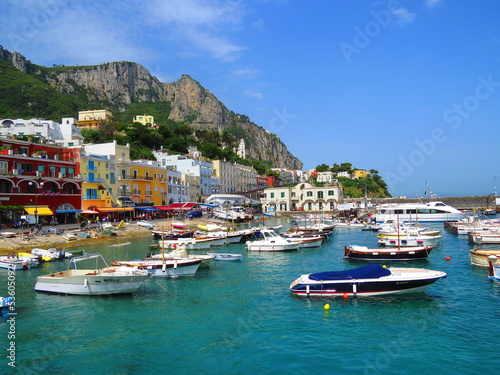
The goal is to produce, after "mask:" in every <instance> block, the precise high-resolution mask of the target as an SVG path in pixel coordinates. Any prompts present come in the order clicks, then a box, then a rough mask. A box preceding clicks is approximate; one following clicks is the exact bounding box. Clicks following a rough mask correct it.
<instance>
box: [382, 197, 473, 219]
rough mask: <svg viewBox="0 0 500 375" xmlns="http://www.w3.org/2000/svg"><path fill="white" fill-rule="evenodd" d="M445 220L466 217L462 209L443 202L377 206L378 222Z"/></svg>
mask: <svg viewBox="0 0 500 375" xmlns="http://www.w3.org/2000/svg"><path fill="white" fill-rule="evenodd" d="M396 218H399V220H401V221H418V222H444V221H459V220H462V219H463V218H464V214H463V213H462V211H459V210H457V209H456V208H454V207H451V206H448V205H447V204H445V203H443V202H428V203H400V204H393V203H389V204H381V205H380V206H378V207H377V211H376V213H375V219H376V221H377V223H379V222H384V221H387V220H396Z"/></svg>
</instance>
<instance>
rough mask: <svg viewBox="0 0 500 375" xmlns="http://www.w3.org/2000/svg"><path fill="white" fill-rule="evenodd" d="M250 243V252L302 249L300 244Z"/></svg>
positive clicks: (248, 244)
mask: <svg viewBox="0 0 500 375" xmlns="http://www.w3.org/2000/svg"><path fill="white" fill-rule="evenodd" d="M249 242H250V243H249ZM249 242H247V250H248V251H262V252H264V251H267V252H278V251H295V250H298V249H299V247H300V243H289V244H265V243H258V242H260V241H249Z"/></svg>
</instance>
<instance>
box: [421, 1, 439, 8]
mask: <svg viewBox="0 0 500 375" xmlns="http://www.w3.org/2000/svg"><path fill="white" fill-rule="evenodd" d="M439 2H441V0H425V6H426V7H428V8H431V7H433V6H434V5H436V4H437V3H439Z"/></svg>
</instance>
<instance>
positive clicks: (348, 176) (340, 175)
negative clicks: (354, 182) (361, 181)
mask: <svg viewBox="0 0 500 375" xmlns="http://www.w3.org/2000/svg"><path fill="white" fill-rule="evenodd" d="M337 177H347V178H352V176H351V174H350V173H349V172H347V171H345V172H339V173H337Z"/></svg>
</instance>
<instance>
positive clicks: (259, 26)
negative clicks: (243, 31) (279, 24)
mask: <svg viewBox="0 0 500 375" xmlns="http://www.w3.org/2000/svg"><path fill="white" fill-rule="evenodd" d="M252 27H253V28H254V29H256V30H258V31H260V32H261V33H262V32H264V21H263V20H261V19H260V20H258V21H255V22H254V23H252Z"/></svg>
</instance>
